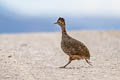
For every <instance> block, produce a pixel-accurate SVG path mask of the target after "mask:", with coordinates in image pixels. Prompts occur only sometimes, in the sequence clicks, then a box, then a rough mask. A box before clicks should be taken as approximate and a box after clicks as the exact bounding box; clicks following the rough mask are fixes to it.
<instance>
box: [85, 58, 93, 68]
mask: <svg viewBox="0 0 120 80" xmlns="http://www.w3.org/2000/svg"><path fill="white" fill-rule="evenodd" d="M85 61H86V62H87V63H88V64H89V65H91V66H93V65H92V64H91V62H89V61H88V60H87V59H85Z"/></svg>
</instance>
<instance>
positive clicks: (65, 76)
mask: <svg viewBox="0 0 120 80" xmlns="http://www.w3.org/2000/svg"><path fill="white" fill-rule="evenodd" d="M69 34H70V35H71V36H72V37H74V38H75V39H78V40H80V41H82V42H83V43H84V44H85V45H86V46H87V47H88V48H89V50H90V53H91V60H90V61H91V62H92V64H93V66H90V65H88V64H87V63H86V62H85V60H81V61H73V62H72V63H71V64H70V65H68V67H67V68H66V69H61V68H58V67H60V66H63V65H65V64H66V63H67V61H68V56H67V55H65V54H64V53H63V51H62V50H61V48H60V41H61V33H26V34H1V35H0V80H120V31H73V32H69Z"/></svg>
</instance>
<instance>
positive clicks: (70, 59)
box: [60, 57, 72, 68]
mask: <svg viewBox="0 0 120 80" xmlns="http://www.w3.org/2000/svg"><path fill="white" fill-rule="evenodd" d="M71 61H72V58H71V57H69V61H68V63H67V64H66V65H65V66H62V67H60V68H65V67H66V66H67V65H68V64H70V63H71Z"/></svg>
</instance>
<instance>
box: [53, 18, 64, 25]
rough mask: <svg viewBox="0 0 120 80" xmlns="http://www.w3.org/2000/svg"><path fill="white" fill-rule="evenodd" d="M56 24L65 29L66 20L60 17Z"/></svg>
mask: <svg viewBox="0 0 120 80" xmlns="http://www.w3.org/2000/svg"><path fill="white" fill-rule="evenodd" d="M54 24H58V25H59V26H61V27H63V26H65V20H64V18H61V17H59V18H58V20H57V22H56V23H54Z"/></svg>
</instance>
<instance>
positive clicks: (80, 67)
mask: <svg viewBox="0 0 120 80" xmlns="http://www.w3.org/2000/svg"><path fill="white" fill-rule="evenodd" d="M82 68H90V66H79V67H65V68H60V67H59V69H82Z"/></svg>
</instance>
